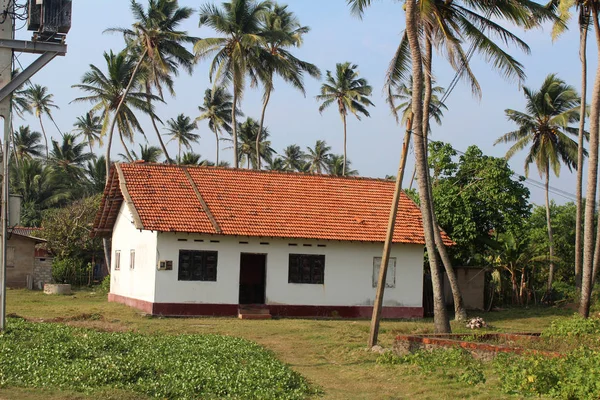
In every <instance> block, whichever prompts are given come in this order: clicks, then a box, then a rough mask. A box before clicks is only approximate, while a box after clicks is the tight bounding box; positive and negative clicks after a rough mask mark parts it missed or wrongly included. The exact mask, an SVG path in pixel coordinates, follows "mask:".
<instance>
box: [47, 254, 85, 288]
mask: <svg viewBox="0 0 600 400" xmlns="http://www.w3.org/2000/svg"><path fill="white" fill-rule="evenodd" d="M89 268H90V265H87V266H85V265H84V263H83V261H82V260H81V259H79V258H76V257H65V258H60V257H55V258H54V260H52V278H53V279H54V281H55V282H57V283H70V284H72V285H81V284H82V283H86V282H87V280H88V273H89Z"/></svg>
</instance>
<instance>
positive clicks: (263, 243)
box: [260, 242, 269, 246]
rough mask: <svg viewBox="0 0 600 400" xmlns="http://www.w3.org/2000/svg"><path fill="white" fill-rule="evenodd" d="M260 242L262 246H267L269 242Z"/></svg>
mask: <svg viewBox="0 0 600 400" xmlns="http://www.w3.org/2000/svg"><path fill="white" fill-rule="evenodd" d="M260 244H262V245H263V246H268V245H269V242H260Z"/></svg>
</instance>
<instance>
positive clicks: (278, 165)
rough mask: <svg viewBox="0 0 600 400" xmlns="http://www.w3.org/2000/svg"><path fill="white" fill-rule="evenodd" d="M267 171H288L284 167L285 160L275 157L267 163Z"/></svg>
mask: <svg viewBox="0 0 600 400" xmlns="http://www.w3.org/2000/svg"><path fill="white" fill-rule="evenodd" d="M267 169H268V170H269V171H281V172H283V171H289V170H288V169H287V168H286V167H285V160H284V159H283V158H281V157H275V158H273V159H272V160H271V161H270V162H269V166H268V167H267Z"/></svg>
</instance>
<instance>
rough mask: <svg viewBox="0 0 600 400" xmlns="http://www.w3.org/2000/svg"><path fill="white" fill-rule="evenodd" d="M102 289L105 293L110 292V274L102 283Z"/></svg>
mask: <svg viewBox="0 0 600 400" xmlns="http://www.w3.org/2000/svg"><path fill="white" fill-rule="evenodd" d="M100 290H101V291H102V292H103V293H110V275H106V276H105V277H104V279H102V283H101V284H100Z"/></svg>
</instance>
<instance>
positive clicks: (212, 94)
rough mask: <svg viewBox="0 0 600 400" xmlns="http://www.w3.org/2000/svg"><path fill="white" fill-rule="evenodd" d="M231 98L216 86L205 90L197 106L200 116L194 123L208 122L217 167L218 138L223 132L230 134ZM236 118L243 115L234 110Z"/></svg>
mask: <svg viewBox="0 0 600 400" xmlns="http://www.w3.org/2000/svg"><path fill="white" fill-rule="evenodd" d="M232 99H233V96H232V95H231V94H229V93H227V90H226V89H225V88H224V87H223V86H217V87H215V88H214V89H206V91H205V92H204V101H203V103H202V105H201V106H198V110H199V111H200V116H199V117H198V118H196V121H204V120H206V121H208V128H209V129H210V130H211V131H212V132H213V133H214V134H215V138H216V147H217V161H216V163H217V165H218V164H219V140H220V139H219V136H220V135H221V133H222V132H223V131H225V132H228V133H231V132H232V131H233V128H232V125H231V114H232V112H233V102H232ZM235 114H236V116H238V117H242V116H244V114H243V113H242V112H241V111H239V110H236V111H235Z"/></svg>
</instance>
